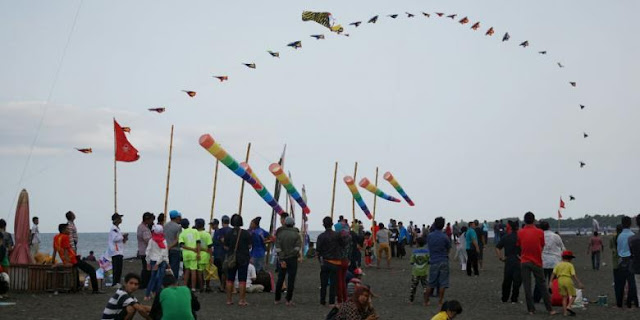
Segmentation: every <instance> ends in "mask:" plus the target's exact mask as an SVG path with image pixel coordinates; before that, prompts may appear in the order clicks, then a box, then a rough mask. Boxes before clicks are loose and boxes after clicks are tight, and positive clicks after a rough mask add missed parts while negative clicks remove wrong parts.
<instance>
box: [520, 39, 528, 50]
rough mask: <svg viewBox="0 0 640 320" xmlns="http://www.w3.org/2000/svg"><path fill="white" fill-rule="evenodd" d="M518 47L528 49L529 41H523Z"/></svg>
mask: <svg viewBox="0 0 640 320" xmlns="http://www.w3.org/2000/svg"><path fill="white" fill-rule="evenodd" d="M520 46H521V47H523V48H526V47H528V46H529V40H527V41H525V42H523V43H521V44H520Z"/></svg>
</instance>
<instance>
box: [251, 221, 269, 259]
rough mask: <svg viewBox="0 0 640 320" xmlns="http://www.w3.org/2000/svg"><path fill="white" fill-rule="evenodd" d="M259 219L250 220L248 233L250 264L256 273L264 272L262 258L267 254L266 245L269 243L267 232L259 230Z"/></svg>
mask: <svg viewBox="0 0 640 320" xmlns="http://www.w3.org/2000/svg"><path fill="white" fill-rule="evenodd" d="M261 219H262V218H261V217H256V218H254V219H253V220H251V224H250V225H249V233H251V243H252V244H251V263H252V264H253V265H254V266H255V267H256V272H259V271H260V270H264V256H265V255H266V252H267V246H266V244H267V243H269V242H270V239H269V232H267V231H265V230H264V229H262V228H260V220H261Z"/></svg>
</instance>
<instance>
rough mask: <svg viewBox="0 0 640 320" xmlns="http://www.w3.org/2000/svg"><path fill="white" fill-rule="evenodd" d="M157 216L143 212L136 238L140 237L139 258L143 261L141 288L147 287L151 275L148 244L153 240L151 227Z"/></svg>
mask: <svg viewBox="0 0 640 320" xmlns="http://www.w3.org/2000/svg"><path fill="white" fill-rule="evenodd" d="M155 219H156V217H155V216H154V215H153V213H151V212H145V213H143V214H142V222H141V223H140V224H139V225H138V230H137V231H136V238H137V239H138V259H140V261H142V270H141V271H140V277H141V278H142V280H141V281H140V289H146V288H147V284H148V283H149V278H150V277H151V270H147V256H146V252H147V244H149V240H151V227H152V226H153V221H155Z"/></svg>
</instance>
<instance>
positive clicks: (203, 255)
mask: <svg viewBox="0 0 640 320" xmlns="http://www.w3.org/2000/svg"><path fill="white" fill-rule="evenodd" d="M194 228H195V229H196V230H198V235H199V236H200V237H199V239H200V256H199V257H198V272H197V273H198V284H199V285H200V292H203V291H205V287H204V270H206V269H207V267H208V266H209V264H210V263H211V252H212V251H213V239H211V234H210V233H209V232H207V231H205V230H204V219H196V221H195V225H194Z"/></svg>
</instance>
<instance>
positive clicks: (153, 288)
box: [145, 260, 167, 297]
mask: <svg viewBox="0 0 640 320" xmlns="http://www.w3.org/2000/svg"><path fill="white" fill-rule="evenodd" d="M156 263H158V262H157V261H153V260H152V261H151V277H150V278H149V283H148V284H147V290H146V291H145V296H147V297H150V296H151V292H153V293H155V294H156V295H158V294H159V293H160V289H162V279H163V278H164V273H165V270H166V269H167V263H166V262H165V261H162V262H161V263H160V265H159V266H158V270H153V268H154V266H155V265H156Z"/></svg>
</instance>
